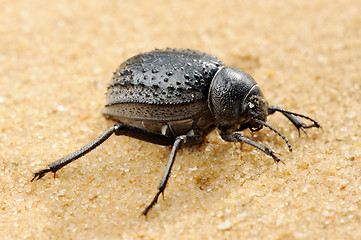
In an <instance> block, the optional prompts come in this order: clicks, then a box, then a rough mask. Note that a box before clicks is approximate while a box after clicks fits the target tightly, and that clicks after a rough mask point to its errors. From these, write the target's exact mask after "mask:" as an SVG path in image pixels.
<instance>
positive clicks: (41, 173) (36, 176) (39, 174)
mask: <svg viewBox="0 0 361 240" xmlns="http://www.w3.org/2000/svg"><path fill="white" fill-rule="evenodd" d="M48 172H51V169H50V168H45V169H41V170H40V171H37V172H36V173H34V177H33V178H32V179H31V180H30V181H31V182H32V181H34V180H39V179H41V178H43V177H44V176H45V174H47V173H48ZM54 177H55V172H54Z"/></svg>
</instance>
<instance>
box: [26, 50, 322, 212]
mask: <svg viewBox="0 0 361 240" xmlns="http://www.w3.org/2000/svg"><path fill="white" fill-rule="evenodd" d="M275 112H280V113H282V114H283V115H284V116H286V117H287V118H288V119H289V120H290V121H291V122H292V123H293V124H294V126H295V127H296V128H297V130H298V131H300V130H302V131H305V129H306V128H311V127H316V128H319V127H320V125H319V124H318V123H317V122H316V121H315V120H313V119H312V118H310V117H307V116H305V115H302V114H298V113H294V112H290V111H286V110H284V109H282V108H280V107H276V106H269V105H268V102H267V101H266V99H265V98H264V96H263V94H262V92H261V90H260V88H259V86H258V85H257V83H256V82H255V80H254V79H253V78H252V77H251V76H250V75H249V74H247V73H246V72H244V71H241V70H239V69H236V68H233V67H227V66H224V65H223V63H222V62H221V61H220V60H218V59H217V58H216V57H215V56H212V55H209V54H206V53H201V52H198V51H192V50H176V49H166V50H155V51H152V52H148V53H142V54H138V55H136V56H134V57H132V58H130V59H128V60H127V61H125V62H124V63H123V64H121V65H120V67H119V68H118V69H117V70H116V71H115V72H114V75H113V79H112V81H111V82H110V84H109V86H108V90H107V98H106V105H105V108H104V110H103V114H104V115H105V116H106V117H108V118H110V119H112V120H116V121H118V123H117V124H115V125H114V126H112V127H111V128H109V129H108V130H107V131H105V132H104V133H103V134H102V135H101V136H99V137H98V138H97V139H95V140H94V141H92V142H91V143H89V144H88V145H86V146H85V147H83V148H81V149H79V150H78V151H76V152H74V153H72V154H70V155H68V156H66V157H64V158H61V159H59V160H58V161H56V162H53V163H51V164H50V165H49V167H48V168H46V169H43V170H40V171H38V172H36V173H35V174H34V177H33V179H32V181H33V180H35V179H40V178H42V177H43V176H44V175H45V174H46V173H48V172H53V173H54V174H55V173H56V172H57V171H58V170H59V169H61V168H62V167H64V166H65V165H67V164H69V163H70V162H72V161H74V160H76V159H78V158H80V157H81V156H83V155H85V154H86V153H88V152H90V151H91V150H93V149H94V148H96V147H97V146H99V145H100V144H101V143H103V142H104V141H105V140H106V139H108V138H109V137H110V136H111V135H113V134H115V135H125V136H129V137H133V138H136V139H140V140H143V141H146V142H150V143H154V144H158V145H172V150H171V153H170V157H169V160H168V163H167V166H166V168H165V171H164V174H163V177H162V180H161V182H160V185H159V187H158V192H157V194H156V195H155V197H154V198H153V201H152V202H151V203H150V204H149V205H148V207H147V208H146V209H145V210H144V211H143V214H144V215H147V214H148V212H149V210H150V209H151V208H152V207H153V206H154V205H155V204H156V203H157V201H158V197H159V195H160V194H162V193H163V192H164V189H165V187H166V185H167V182H168V179H169V177H170V173H171V169H172V166H173V163H174V160H175V157H176V154H177V151H178V149H179V148H180V147H181V144H182V143H185V145H193V144H199V143H201V142H202V140H203V139H204V137H205V136H206V135H207V134H208V133H209V132H210V131H211V130H213V129H214V128H217V130H218V132H219V134H220V136H221V137H222V139H223V140H225V141H228V142H244V143H247V144H249V145H251V146H253V147H255V148H257V149H259V150H261V151H263V152H264V153H266V154H267V155H269V156H271V157H272V158H273V159H274V161H276V162H279V161H280V159H279V158H278V157H277V156H276V155H275V153H274V152H273V151H272V150H271V149H269V148H268V147H266V146H264V145H262V144H261V143H257V142H255V141H253V140H251V139H249V138H247V137H245V136H243V135H242V134H241V133H240V131H243V130H246V129H250V130H251V131H259V130H261V129H262V127H263V126H265V127H268V128H269V129H271V130H272V131H273V132H275V133H276V134H278V135H279V136H280V137H282V139H283V140H284V141H285V143H286V144H287V146H288V148H289V150H290V151H292V148H291V145H290V143H289V142H288V140H287V139H286V137H285V136H283V134H281V133H280V132H279V131H277V130H276V129H275V128H273V127H271V126H270V125H268V124H267V123H266V121H267V117H268V115H271V114H273V113H275ZM297 117H299V118H304V119H307V120H309V121H310V122H311V124H309V125H306V124H305V123H303V122H302V121H301V120H300V119H299V118H297Z"/></svg>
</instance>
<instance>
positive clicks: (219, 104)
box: [208, 67, 268, 132]
mask: <svg viewBox="0 0 361 240" xmlns="http://www.w3.org/2000/svg"><path fill="white" fill-rule="evenodd" d="M208 104H209V108H210V110H211V112H212V114H213V116H214V118H215V120H216V123H217V127H218V129H219V130H221V131H226V132H230V131H235V130H237V129H246V128H250V129H251V130H252V131H258V130H260V129H261V128H262V126H263V125H262V124H260V123H259V122H258V121H257V120H261V121H262V122H265V121H266V119H267V115H268V103H267V101H266V100H265V98H264V97H263V94H262V92H261V90H260V89H259V87H258V86H257V83H256V81H255V80H254V79H253V78H252V77H251V76H250V75H249V74H248V73H246V72H244V71H241V70H239V69H236V68H232V67H223V68H221V69H220V70H218V72H217V73H216V75H215V76H214V78H213V80H212V83H211V86H210V89H209V94H208Z"/></svg>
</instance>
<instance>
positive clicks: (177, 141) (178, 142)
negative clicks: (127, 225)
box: [143, 135, 201, 216]
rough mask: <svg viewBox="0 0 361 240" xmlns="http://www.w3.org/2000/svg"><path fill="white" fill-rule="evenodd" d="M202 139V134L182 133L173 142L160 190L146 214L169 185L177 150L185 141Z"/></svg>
mask: <svg viewBox="0 0 361 240" xmlns="http://www.w3.org/2000/svg"><path fill="white" fill-rule="evenodd" d="M200 139H201V136H200V135H192V136H189V135H181V136H178V137H176V139H175V141H174V143H173V146H172V151H171V153H170V156H169V160H168V163H167V166H166V167H165V170H164V173H163V177H162V180H161V181H160V184H159V187H158V192H157V193H156V195H155V196H154V198H153V200H152V202H151V203H150V204H149V205H148V206H147V207H146V208H145V209H144V211H143V215H144V216H147V214H148V212H149V210H150V209H152V208H153V207H154V205H155V204H156V203H157V201H158V197H159V195H160V194H164V189H165V187H166V186H167V182H168V179H169V177H170V173H171V171H172V167H173V164H174V160H175V156H176V155H177V152H178V150H179V148H180V146H181V144H182V143H185V142H190V144H192V142H194V143H198V142H199V141H200Z"/></svg>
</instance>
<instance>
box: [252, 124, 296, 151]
mask: <svg viewBox="0 0 361 240" xmlns="http://www.w3.org/2000/svg"><path fill="white" fill-rule="evenodd" d="M252 120H253V121H255V122H257V123H259V124H262V125H263V126H265V127H268V128H269V129H271V130H272V131H273V132H275V133H277V135H278V136H280V137H281V138H282V139H283V140H284V141H285V143H286V144H287V146H288V149H289V150H290V152H292V146H291V144H290V142H289V141H288V140H287V138H286V137H285V136H283V134H282V133H280V132H279V131H278V130H277V129H275V128H273V127H271V126H270V125H268V124H267V123H266V122H264V121H262V120H259V119H257V118H252Z"/></svg>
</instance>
